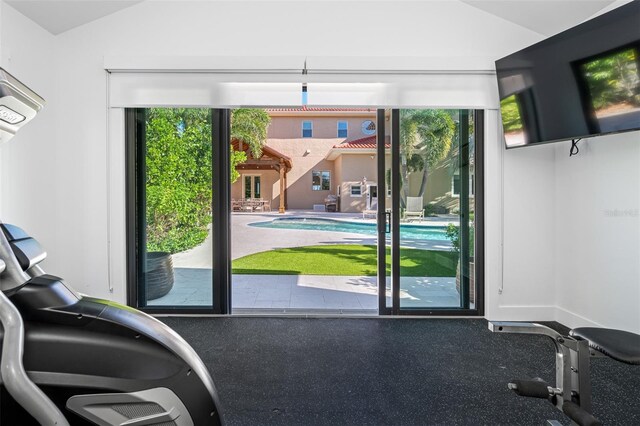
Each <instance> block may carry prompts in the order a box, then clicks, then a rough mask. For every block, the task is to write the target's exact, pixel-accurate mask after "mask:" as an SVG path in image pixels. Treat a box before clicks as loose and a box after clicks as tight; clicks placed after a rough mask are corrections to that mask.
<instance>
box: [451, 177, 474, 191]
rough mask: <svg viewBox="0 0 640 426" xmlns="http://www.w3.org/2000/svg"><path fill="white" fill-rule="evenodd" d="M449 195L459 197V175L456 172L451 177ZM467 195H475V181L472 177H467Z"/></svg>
mask: <svg viewBox="0 0 640 426" xmlns="http://www.w3.org/2000/svg"><path fill="white" fill-rule="evenodd" d="M451 195H453V196H454V197H459V196H460V174H458V173H457V172H456V173H455V174H454V175H453V176H451ZM469 195H471V196H473V195H475V180H474V176H473V175H469Z"/></svg>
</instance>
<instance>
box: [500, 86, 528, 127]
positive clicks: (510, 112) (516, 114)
mask: <svg viewBox="0 0 640 426" xmlns="http://www.w3.org/2000/svg"><path fill="white" fill-rule="evenodd" d="M500 111H501V113H502V124H503V126H504V132H505V133H518V132H522V131H523V129H524V126H523V124H522V114H521V113H520V108H519V106H518V102H517V100H516V95H511V96H508V97H506V98H504V99H502V100H501V101H500Z"/></svg>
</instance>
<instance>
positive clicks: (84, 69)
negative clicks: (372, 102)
mask: <svg viewBox="0 0 640 426" xmlns="http://www.w3.org/2000/svg"><path fill="white" fill-rule="evenodd" d="M365 4H366V7H363V6H364V5H365ZM335 5H336V3H333V2H313V1H309V2H301V3H296V2H282V3H279V2H268V1H264V2H255V3H252V2H237V3H233V2H144V3H141V4H139V5H136V6H134V7H132V8H129V9H125V10H123V11H121V12H119V13H116V14H113V15H111V16H108V17H105V18H103V19H100V20H98V21H95V22H92V23H90V24H87V25H84V26H82V27H79V28H77V29H74V30H71V31H68V32H66V33H63V34H61V35H59V36H57V37H55V38H53V39H52V37H51V36H49V35H48V34H46V33H43V32H42V30H39V31H35V32H33V34H31V33H32V31H30V28H31V27H32V26H33V24H32V23H30V22H26V20H25V18H23V17H18V16H15V15H17V13H16V12H15V11H13V9H11V8H10V7H9V6H6V5H3V12H6V13H3V21H2V22H3V33H5V32H6V33H8V35H7V37H8V41H7V42H6V43H5V41H4V39H5V37H4V36H3V37H2V49H1V52H2V56H3V58H4V56H5V49H4V46H5V44H6V45H8V46H11V45H13V46H23V45H21V44H18V40H20V38H21V37H20V35H21V34H22V33H23V32H28V33H30V35H28V37H27V39H29V40H32V43H26V44H25V45H24V46H26V47H25V48H22V47H21V48H20V54H21V55H24V56H25V58H23V59H21V60H20V63H21V64H22V65H21V68H20V69H19V70H17V71H16V74H18V72H19V73H20V74H19V76H20V78H21V79H23V80H25V82H27V83H28V84H30V85H32V86H33V87H34V88H35V89H36V90H38V91H40V92H41V93H42V94H43V96H45V98H47V99H48V100H49V104H48V106H47V108H46V109H45V111H43V113H42V114H41V115H40V116H39V117H38V118H37V119H36V120H35V121H34V122H33V123H32V124H30V125H29V126H27V128H25V130H23V131H22V133H21V134H20V135H18V137H17V138H16V141H17V140H18V138H20V140H21V141H22V143H21V145H20V147H18V144H17V143H16V144H14V146H12V150H11V151H7V150H6V149H3V150H2V151H3V152H2V154H3V163H2V168H3V173H2V178H3V186H2V194H1V198H0V200H1V201H2V202H3V204H4V205H5V207H6V206H7V205H8V204H11V205H12V206H13V207H11V208H3V214H5V212H6V215H7V216H6V220H7V221H9V220H13V221H15V222H17V223H20V224H22V225H24V226H25V228H28V229H29V230H30V231H31V230H37V234H36V232H35V231H32V232H33V233H34V234H36V236H37V237H39V238H40V239H41V240H42V241H43V243H44V244H45V245H46V246H47V248H48V249H49V252H50V257H51V259H50V261H49V264H48V268H49V270H51V271H52V272H54V273H57V274H60V275H62V276H64V277H65V278H66V279H67V281H68V282H69V283H71V284H72V285H73V286H74V287H75V288H77V289H79V290H80V291H83V292H87V293H91V294H94V295H98V296H102V297H107V298H111V299H114V300H118V301H124V300H125V283H124V279H123V278H124V269H123V268H124V266H123V264H122V262H119V261H118V260H117V259H115V260H114V257H116V258H117V257H118V256H120V257H122V254H123V250H124V245H123V241H124V239H123V238H124V235H119V236H117V237H115V239H113V240H112V241H109V237H108V235H109V230H108V227H109V217H108V214H107V211H108V204H107V191H108V190H109V189H110V190H111V193H112V194H116V193H119V192H118V191H117V190H115V189H121V188H122V185H123V179H122V169H121V168H120V167H121V162H120V165H118V164H113V163H109V162H108V160H107V158H108V157H109V156H108V155H107V153H108V152H115V158H118V155H119V154H118V152H120V150H121V146H120V145H118V144H117V143H115V142H114V141H118V140H122V138H121V136H122V135H111V137H110V140H107V139H108V138H107V128H108V125H109V122H108V120H107V108H106V105H107V95H106V93H107V78H106V73H105V70H104V58H105V57H121V56H137V55H144V56H154V55H156V56H161V57H172V56H173V57H175V56H201V57H215V56H218V55H222V56H230V55H240V56H248V57H252V56H272V55H275V56H277V55H283V56H294V55H300V56H307V55H308V56H331V57H340V56H344V57H345V58H348V61H349V63H350V65H351V66H353V64H354V60H355V61H356V62H357V61H358V57H371V56H381V57H388V58H389V61H392V60H393V58H394V57H412V56H413V57H441V58H446V57H455V58H456V61H457V63H460V61H463V62H464V61H469V62H473V63H476V62H478V59H480V62H482V60H485V61H486V60H490V61H492V60H494V59H496V58H499V57H501V56H504V55H506V54H508V53H510V52H512V51H515V50H518V49H520V48H522V47H524V46H526V45H529V44H531V43H534V42H536V41H538V40H539V39H540V38H541V36H540V35H538V34H535V33H533V32H531V31H529V30H526V29H524V28H522V27H519V26H516V25H514V24H511V23H509V22H507V21H505V20H502V19H500V18H496V17H495V16H493V15H489V14H487V13H484V12H482V11H480V10H478V9H475V8H473V7H470V6H467V5H464V4H462V3H458V2H406V3H399V2H366V3H363V2H341V3H340V13H339V14H336V13H335ZM4 15H9V17H8V18H7V17H6V16H4ZM9 18H10V19H9ZM220 18H221V19H220ZM5 21H6V22H5ZM5 23H6V24H7V25H5ZM381 28H382V29H384V31H380V29H381ZM443 34H446V37H443V36H442V35H443ZM41 38H42V39H43V40H42V41H41V40H40V39H41ZM11 40H13V41H11ZM434 40H437V42H434ZM38 46H42V47H38ZM27 47H28V48H27ZM27 56H28V58H27ZM15 58H17V57H15ZM15 60H16V59H14V61H15ZM334 60H336V59H335V58H334ZM337 60H339V58H338V59H337ZM456 61H454V62H456ZM48 63H51V64H52V65H53V67H52V68H53V69H54V70H55V69H56V68H57V72H55V71H54V72H53V73H52V74H50V70H49V68H48V67H46V64H48ZM3 64H4V62H3ZM16 66H17V65H16ZM29 79H31V80H29ZM40 84H41V87H42V88H40V87H39V85H40ZM56 111H59V113H58V116H59V119H58V120H54V119H53V117H55V116H56ZM47 114H48V117H47ZM487 115H488V117H489V122H488V128H487V141H486V143H487V154H486V159H485V160H486V174H487V176H486V194H487V200H486V204H487V218H486V221H487V223H486V250H487V253H486V258H487V265H486V269H487V277H486V295H487V316H488V317H489V318H492V319H540V320H542V319H554V318H555V317H556V305H557V304H558V303H560V302H559V301H561V300H562V301H564V298H563V296H562V294H561V293H560V292H559V291H556V287H555V286H556V285H557V279H556V275H559V274H560V271H557V270H556V269H555V266H554V265H556V264H557V262H556V260H557V258H558V256H559V254H558V249H557V247H558V246H559V245H560V244H561V241H559V240H558V241H557V240H556V232H557V230H558V229H557V227H556V224H555V223H556V222H555V217H554V216H555V215H556V212H557V209H558V208H559V207H558V197H557V196H556V190H555V181H556V179H557V175H558V168H557V167H556V166H555V161H556V155H555V148H554V147H553V146H552V145H550V146H545V147H538V148H527V149H523V150H514V151H509V152H504V151H503V145H502V141H501V139H500V137H499V134H498V122H497V113H496V111H488V113H487ZM110 119H111V124H113V122H114V121H116V122H121V120H122V115H121V113H120V112H118V111H115V110H114V111H111V112H110ZM117 127H118V126H116V128H117ZM44 135H47V136H48V137H47V138H45V137H43V136H44ZM45 140H46V144H45V143H44V141H45ZM121 155H122V156H123V155H124V154H123V153H121ZM503 155H504V157H503ZM33 156H35V157H36V158H35V160H33V159H31V158H32V157H33ZM122 158H123V157H120V159H122ZM45 160H46V161H45ZM27 161H35V164H37V165H38V166H39V167H37V168H32V169H30V172H29V173H27V172H18V173H22V174H20V176H21V177H23V178H24V181H23V180H20V181H18V182H16V180H15V178H14V177H13V175H14V173H12V172H9V170H15V169H17V168H19V167H18V166H17V165H18V164H24V163H26V162H27ZM503 161H504V166H505V167H504V194H503V183H502V182H503V177H502V172H501V168H502V164H503ZM7 167H9V169H7ZM5 170H8V171H7V172H5ZM21 170H22V169H21ZM7 176H10V177H11V178H12V179H14V180H13V185H9V184H7V183H6V179H7ZM108 176H110V177H109V178H108ZM29 180H30V181H31V183H33V184H32V185H29V186H30V190H29V191H26V190H24V188H25V187H26V186H25V184H24V183H23V182H25V183H26V182H29ZM36 180H37V182H38V183H41V185H35V183H36V182H35V181H36ZM45 182H46V183H45ZM5 188H8V189H6V190H5ZM114 188H115V189H114ZM120 192H121V191H120ZM503 195H504V207H503ZM40 200H45V201H47V202H48V204H50V208H49V209H48V210H47V215H46V216H44V217H43V216H42V215H41V214H40V213H39V211H38V210H37V209H36V208H37V206H38V204H39V203H40ZM110 202H111V204H112V206H111V207H112V210H114V209H115V210H116V211H119V210H122V206H123V200H121V199H111V200H110ZM114 206H116V207H115V208H114ZM576 208H578V207H576ZM503 216H504V229H503V225H502V222H501V220H502V217H503ZM503 236H504V247H503V246H502V243H503ZM109 243H111V246H110V247H109ZM503 248H504V269H503V268H502V265H503V257H502V256H503V254H502V251H503ZM108 253H111V254H112V256H111V258H110V257H109V256H108ZM503 277H504V282H503ZM110 284H111V285H112V286H113V292H110V291H109V287H110ZM594 285H595V284H594ZM500 289H503V291H502V292H501V293H500V292H499V290H500ZM562 303H563V304H562V306H563V308H564V309H567V310H573V311H575V312H577V313H578V314H580V313H581V312H583V311H582V310H581V308H580V307H574V306H569V305H567V304H564V302H562ZM582 315H586V316H589V315H590V314H589V313H588V312H586V313H584V312H583V313H582ZM601 321H604V320H601Z"/></svg>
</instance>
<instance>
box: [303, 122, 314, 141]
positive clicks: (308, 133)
mask: <svg viewBox="0 0 640 426" xmlns="http://www.w3.org/2000/svg"><path fill="white" fill-rule="evenodd" d="M302 137H303V138H312V137H313V123H312V122H311V121H303V122H302Z"/></svg>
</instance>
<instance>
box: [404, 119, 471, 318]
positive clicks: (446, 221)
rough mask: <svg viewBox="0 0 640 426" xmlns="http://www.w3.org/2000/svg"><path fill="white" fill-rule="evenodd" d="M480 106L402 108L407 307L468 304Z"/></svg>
mask: <svg viewBox="0 0 640 426" xmlns="http://www.w3.org/2000/svg"><path fill="white" fill-rule="evenodd" d="M472 117H473V114H472V112H471V111H469V110H443V109H403V110H400V123H399V138H398V141H397V143H398V145H399V151H400V153H399V154H400V165H399V175H400V186H401V188H400V194H399V201H400V212H399V216H400V225H399V229H398V231H399V245H398V247H397V253H398V255H397V257H398V258H399V259H398V261H399V272H400V273H399V277H398V279H399V309H400V310H412V309H430V308H436V309H446V308H448V309H461V308H462V309H468V308H469V307H470V303H471V302H470V290H469V289H470V288H471V287H472V285H471V284H473V280H472V279H471V277H472V276H473V273H472V272H473V271H472V265H473V243H472V238H473V220H472V213H473V204H474V203H473V192H474V191H473V189H472V186H473V185H472V182H473V163H474V161H473V160H474V159H473V152H474V150H473V149H470V147H471V145H472V144H473V138H472V137H471V135H472V132H471V130H472V129H473V122H472Z"/></svg>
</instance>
